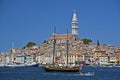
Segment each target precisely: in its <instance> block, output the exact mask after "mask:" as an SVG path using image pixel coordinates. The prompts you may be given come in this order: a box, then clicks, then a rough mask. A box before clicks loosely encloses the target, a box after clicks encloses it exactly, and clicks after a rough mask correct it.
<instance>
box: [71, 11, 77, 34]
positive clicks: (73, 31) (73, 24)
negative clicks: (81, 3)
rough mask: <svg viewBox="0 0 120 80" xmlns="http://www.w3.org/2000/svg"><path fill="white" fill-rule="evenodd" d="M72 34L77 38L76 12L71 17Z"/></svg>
mask: <svg viewBox="0 0 120 80" xmlns="http://www.w3.org/2000/svg"><path fill="white" fill-rule="evenodd" d="M72 34H74V35H76V36H78V19H77V15H76V11H74V13H73V17H72Z"/></svg>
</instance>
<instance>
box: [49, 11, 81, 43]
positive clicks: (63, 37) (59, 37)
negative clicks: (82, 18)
mask: <svg viewBox="0 0 120 80" xmlns="http://www.w3.org/2000/svg"><path fill="white" fill-rule="evenodd" d="M71 32H72V33H71V34H56V33H54V34H53V35H52V37H50V38H49V39H48V43H52V42H53V41H54V39H55V40H56V43H66V42H67V39H68V40H69V42H73V41H76V40H79V38H78V18H77V14H76V11H74V13H73V17H72V31H71Z"/></svg>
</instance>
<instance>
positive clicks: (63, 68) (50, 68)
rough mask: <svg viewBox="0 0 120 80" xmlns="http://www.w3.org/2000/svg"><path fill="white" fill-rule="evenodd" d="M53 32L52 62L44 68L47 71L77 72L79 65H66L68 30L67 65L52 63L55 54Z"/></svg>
mask: <svg viewBox="0 0 120 80" xmlns="http://www.w3.org/2000/svg"><path fill="white" fill-rule="evenodd" d="M54 33H55V28H54ZM55 43H56V39H55V34H54V43H53V64H52V65H48V66H45V67H44V69H45V71H47V72H53V71H56V72H79V71H80V69H81V68H80V66H68V31H67V65H61V66H59V65H55V64H54V62H55V61H54V55H55Z"/></svg>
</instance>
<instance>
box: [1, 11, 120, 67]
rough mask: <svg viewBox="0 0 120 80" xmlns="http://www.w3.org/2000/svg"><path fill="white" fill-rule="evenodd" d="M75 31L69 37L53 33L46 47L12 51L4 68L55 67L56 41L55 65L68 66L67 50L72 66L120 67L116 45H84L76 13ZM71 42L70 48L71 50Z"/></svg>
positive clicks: (3, 58) (3, 61)
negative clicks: (8, 66)
mask: <svg viewBox="0 0 120 80" xmlns="http://www.w3.org/2000/svg"><path fill="white" fill-rule="evenodd" d="M71 23H72V26H71V27H72V30H71V33H69V34H56V33H53V34H52V36H51V37H50V38H48V40H47V41H46V42H45V43H42V44H40V45H36V46H32V47H26V48H12V49H11V50H10V51H9V52H7V53H1V54H0V64H8V63H11V62H12V63H16V64H23V63H30V62H34V61H36V62H38V63H40V64H52V61H53V43H54V40H55V63H59V64H61V63H62V64H66V63H67V62H66V61H67V49H68V63H70V64H75V63H79V62H85V64H88V65H94V64H100V65H108V64H119V62H120V48H119V47H116V46H112V45H101V46H98V45H97V44H96V43H92V42H91V43H89V44H84V43H83V41H82V40H81V39H80V38H79V37H78V18H77V14H76V11H74V13H73V17H72V22H71ZM67 40H68V46H69V47H68V48H67Z"/></svg>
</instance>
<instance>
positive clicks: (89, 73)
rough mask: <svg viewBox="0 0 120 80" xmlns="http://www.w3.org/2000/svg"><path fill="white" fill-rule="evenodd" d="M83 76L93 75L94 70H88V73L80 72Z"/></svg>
mask: <svg viewBox="0 0 120 80" xmlns="http://www.w3.org/2000/svg"><path fill="white" fill-rule="evenodd" d="M80 75H81V76H93V75H94V72H88V73H84V74H83V73H80Z"/></svg>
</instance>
